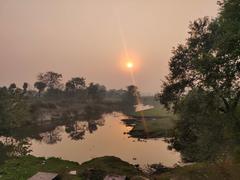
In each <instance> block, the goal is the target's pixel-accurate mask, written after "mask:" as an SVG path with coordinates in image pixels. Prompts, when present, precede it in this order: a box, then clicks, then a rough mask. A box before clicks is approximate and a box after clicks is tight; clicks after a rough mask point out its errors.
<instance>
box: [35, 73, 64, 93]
mask: <svg viewBox="0 0 240 180" xmlns="http://www.w3.org/2000/svg"><path fill="white" fill-rule="evenodd" d="M61 80H62V74H58V73H55V72H52V71H49V72H46V73H40V74H39V75H38V81H40V82H43V83H45V84H46V86H47V88H48V89H49V90H52V89H58V88H59V87H61Z"/></svg>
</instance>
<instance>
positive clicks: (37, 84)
mask: <svg viewBox="0 0 240 180" xmlns="http://www.w3.org/2000/svg"><path fill="white" fill-rule="evenodd" d="M34 87H35V88H36V89H38V94H39V96H40V94H41V93H42V92H43V91H44V89H45V88H46V87H47V85H46V83H44V82H41V81H37V82H35V83H34Z"/></svg>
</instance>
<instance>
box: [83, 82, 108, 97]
mask: <svg viewBox="0 0 240 180" xmlns="http://www.w3.org/2000/svg"><path fill="white" fill-rule="evenodd" d="M87 93H88V97H89V98H90V99H91V100H93V101H100V100H102V99H103V98H104V97H105V94H106V87H105V86H102V85H99V84H94V83H90V84H89V86H88V87H87Z"/></svg>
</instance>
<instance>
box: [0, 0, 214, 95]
mask: <svg viewBox="0 0 240 180" xmlns="http://www.w3.org/2000/svg"><path fill="white" fill-rule="evenodd" d="M216 2H217V0H0V84H1V85H3V84H4V85H6V84H9V83H11V82H17V84H18V85H21V84H22V83H23V82H25V81H26V82H30V83H33V82H34V81H35V80H36V75H37V74H38V73H40V72H46V71H49V70H52V71H56V72H59V73H62V74H63V76H64V81H65V80H67V79H69V78H70V77H74V76H84V77H86V78H87V82H90V81H93V82H98V83H101V84H104V85H106V86H107V87H108V88H125V87H126V86H127V85H129V84H132V83H131V78H130V75H129V72H128V71H126V70H124V69H123V68H122V67H121V63H122V61H123V60H124V44H125V46H126V47H127V49H128V52H129V54H131V55H132V58H133V59H134V61H136V64H137V68H136V69H135V70H134V71H135V72H134V75H135V79H136V82H137V85H138V86H139V87H140V90H141V91H142V92H151V93H155V92H157V91H158V90H159V89H160V80H161V79H162V80H163V79H164V76H165V75H167V72H168V61H169V58H170V57H171V50H172V47H174V46H176V45H177V44H178V43H182V42H184V40H185V39H186V37H187V32H188V25H189V22H190V21H193V20H195V19H197V18H199V17H203V16H210V17H214V16H216V14H217V10H218V6H217V5H216Z"/></svg>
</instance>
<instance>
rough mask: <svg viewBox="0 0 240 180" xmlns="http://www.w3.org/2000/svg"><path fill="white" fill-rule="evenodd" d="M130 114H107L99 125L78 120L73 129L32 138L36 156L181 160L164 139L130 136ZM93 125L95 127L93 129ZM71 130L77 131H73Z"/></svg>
mask: <svg viewBox="0 0 240 180" xmlns="http://www.w3.org/2000/svg"><path fill="white" fill-rule="evenodd" d="M124 118H126V116H124V115H122V114H120V113H111V114H105V115H103V117H102V118H101V119H99V120H97V121H95V123H96V124H97V125H96V124H95V125H89V123H87V122H82V121H81V122H77V123H76V124H75V125H73V126H71V128H69V127H68V126H58V127H56V129H55V130H54V131H51V132H48V133H42V134H41V136H42V137H43V138H42V140H41V141H38V140H31V143H32V146H31V149H32V153H31V154H32V155H35V156H44V157H51V156H54V157H61V158H62V159H65V160H71V161H77V162H79V163H83V162H85V161H88V160H90V159H92V158H95V157H101V156H116V157H119V158H121V159H122V160H125V161H127V162H129V163H132V164H140V165H141V166H145V165H146V164H153V163H162V164H163V165H166V166H172V165H174V164H176V163H178V162H179V161H180V154H179V153H177V152H175V151H170V150H168V149H167V146H168V144H167V143H166V142H164V141H163V139H157V140H153V139H150V140H146V141H138V139H136V138H132V137H129V135H128V134H126V132H128V131H129V130H130V129H131V127H127V126H126V125H124V124H123V122H122V121H121V119H124ZM90 127H91V128H90ZM69 129H75V131H72V132H71V133H67V132H69Z"/></svg>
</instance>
